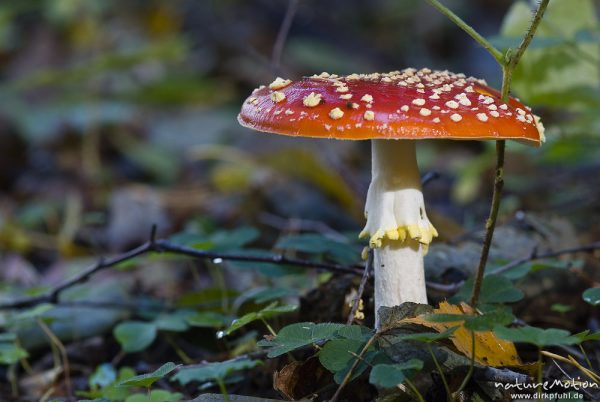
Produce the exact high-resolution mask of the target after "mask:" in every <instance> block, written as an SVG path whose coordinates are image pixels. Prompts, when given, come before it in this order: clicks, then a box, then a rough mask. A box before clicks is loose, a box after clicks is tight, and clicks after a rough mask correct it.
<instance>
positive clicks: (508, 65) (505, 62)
mask: <svg viewBox="0 0 600 402" xmlns="http://www.w3.org/2000/svg"><path fill="white" fill-rule="evenodd" d="M428 1H434V0H428ZM549 1H550V0H542V1H541V2H540V4H539V6H538V8H537V10H536V12H535V15H534V17H533V20H532V21H531V25H530V26H529V29H527V32H526V33H525V36H524V37H523V40H522V41H521V44H520V45H519V47H518V48H517V49H516V50H515V51H512V50H511V49H509V50H508V51H507V52H506V55H505V56H504V58H503V59H502V60H499V63H500V65H501V66H502V91H501V92H502V101H503V102H508V100H509V95H510V85H511V82H512V74H513V71H514V70H515V68H516V67H517V64H518V63H519V61H520V60H521V57H523V54H524V53H525V50H526V49H527V47H528V46H529V44H530V43H531V40H532V39H533V36H534V35H535V32H536V30H537V28H538V26H539V25H540V22H541V21H542V17H543V16H544V12H545V11H546V8H547V6H548V2H549ZM459 26H461V25H459ZM461 28H462V26H461ZM463 29H464V28H463ZM505 148H506V142H505V141H504V140H501V141H496V179H495V182H494V192H493V195H492V205H491V207H490V215H489V217H488V219H487V221H486V224H485V237H484V241H483V247H482V249H481V256H480V258H479V265H478V266H477V272H476V273H475V281H474V282H473V292H472V294H471V306H473V307H476V306H477V302H478V301H479V295H480V293H481V286H482V284H483V275H484V272H485V267H486V265H487V260H488V257H489V253H490V247H491V245H492V239H493V237H494V229H495V228H496V221H497V219H498V210H499V209H500V199H501V198H502V189H503V187H504V178H503V175H504V150H505Z"/></svg>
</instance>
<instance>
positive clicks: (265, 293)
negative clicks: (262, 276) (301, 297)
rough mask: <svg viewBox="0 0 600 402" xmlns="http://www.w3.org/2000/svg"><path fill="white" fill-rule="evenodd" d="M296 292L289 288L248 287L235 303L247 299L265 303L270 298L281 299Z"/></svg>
mask: <svg viewBox="0 0 600 402" xmlns="http://www.w3.org/2000/svg"><path fill="white" fill-rule="evenodd" d="M297 294H298V292H297V291H296V290H294V289H290V288H277V287H274V288H258V289H250V290H248V291H247V292H244V293H243V294H242V295H241V296H240V297H239V298H238V300H237V304H238V305H241V304H243V303H245V302H247V301H248V300H252V301H254V302H255V303H257V304H261V303H266V302H269V301H272V300H276V299H281V298H284V297H289V296H296V295H297Z"/></svg>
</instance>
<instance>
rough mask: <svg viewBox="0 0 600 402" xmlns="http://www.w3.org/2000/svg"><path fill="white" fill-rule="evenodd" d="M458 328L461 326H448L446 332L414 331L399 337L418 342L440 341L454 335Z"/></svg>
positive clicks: (398, 337)
mask: <svg viewBox="0 0 600 402" xmlns="http://www.w3.org/2000/svg"><path fill="white" fill-rule="evenodd" d="M437 315H441V314H437ZM458 328H459V327H458V326H456V327H452V328H448V329H447V330H445V331H444V332H420V333H414V334H402V335H398V336H397V339H401V340H403V341H417V342H423V343H432V342H436V341H439V340H441V339H447V338H449V337H450V336H452V334H453V333H454V331H456V330H457V329H458Z"/></svg>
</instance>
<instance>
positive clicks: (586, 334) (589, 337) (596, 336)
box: [573, 329, 600, 342]
mask: <svg viewBox="0 0 600 402" xmlns="http://www.w3.org/2000/svg"><path fill="white" fill-rule="evenodd" d="M573 336H576V337H577V338H578V339H579V340H580V341H581V342H588V341H600V332H595V333H593V334H590V330H589V329H587V330H585V331H583V332H579V333H577V334H574V335H573Z"/></svg>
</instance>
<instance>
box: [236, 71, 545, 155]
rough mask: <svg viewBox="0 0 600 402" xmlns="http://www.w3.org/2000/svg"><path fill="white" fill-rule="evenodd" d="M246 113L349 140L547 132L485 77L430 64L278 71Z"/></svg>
mask: <svg viewBox="0 0 600 402" xmlns="http://www.w3.org/2000/svg"><path fill="white" fill-rule="evenodd" d="M238 120H239V122H240V124H241V125H242V126H245V127H248V128H252V129H254V130H258V131H266V132H270V133H275V134H283V135H291V136H301V137H326V138H337V139H343V140H364V139H430V138H446V139H457V140H500V139H513V140H520V141H522V142H525V143H527V144H530V145H536V146H539V145H540V144H541V142H542V141H543V140H544V134H543V126H542V125H541V123H539V118H538V117H537V116H534V115H533V114H532V113H531V111H530V109H529V108H528V107H526V106H525V105H523V104H522V103H521V102H519V101H517V100H516V99H514V98H511V99H510V100H509V102H508V103H504V102H502V100H501V99H500V93H499V92H498V91H497V90H495V89H493V88H490V87H488V86H487V85H486V83H485V82H484V81H483V80H479V79H475V78H473V77H469V78H466V77H465V76H464V75H463V74H454V73H450V72H448V71H432V70H429V69H427V68H424V69H421V70H415V69H412V68H408V69H405V70H402V71H392V72H390V73H383V74H382V73H374V74H360V75H359V74H351V75H348V76H337V75H330V74H327V73H322V74H320V75H314V76H312V77H304V78H302V79H301V80H299V81H295V82H292V81H290V80H283V79H281V78H277V79H276V80H275V81H273V82H272V83H271V84H270V85H269V86H268V87H265V86H261V87H260V88H258V89H256V90H254V92H253V93H252V95H251V96H250V97H249V98H248V99H246V101H245V102H244V105H243V106H242V111H241V113H240V114H239V116H238Z"/></svg>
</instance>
